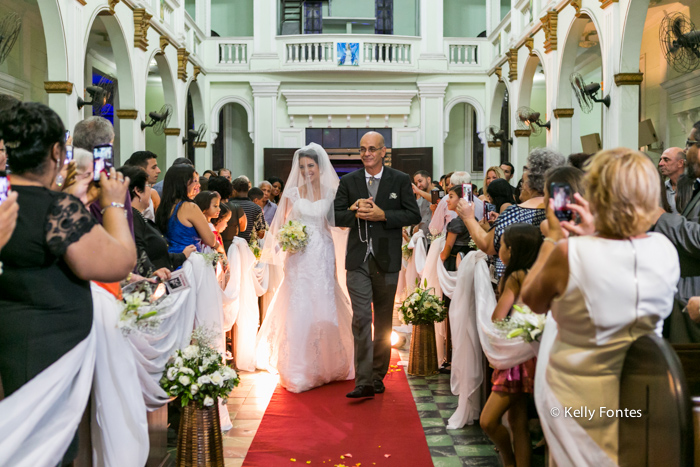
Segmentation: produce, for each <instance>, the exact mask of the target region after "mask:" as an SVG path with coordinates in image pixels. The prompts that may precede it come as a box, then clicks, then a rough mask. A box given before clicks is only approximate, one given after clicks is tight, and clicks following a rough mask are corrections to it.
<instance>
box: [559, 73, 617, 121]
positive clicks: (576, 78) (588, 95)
mask: <svg viewBox="0 0 700 467" xmlns="http://www.w3.org/2000/svg"><path fill="white" fill-rule="evenodd" d="M569 81H570V82H571V88H572V89H573V90H574V94H575V95H576V100H578V105H579V106H580V107H581V110H583V111H584V112H585V113H587V114H589V113H591V110H593V103H594V102H602V103H603V104H605V107H610V95H607V96H605V97H604V98H602V99H600V98H598V91H600V83H590V84H586V82H585V81H584V80H583V77H582V76H581V75H580V74H578V73H571V76H569Z"/></svg>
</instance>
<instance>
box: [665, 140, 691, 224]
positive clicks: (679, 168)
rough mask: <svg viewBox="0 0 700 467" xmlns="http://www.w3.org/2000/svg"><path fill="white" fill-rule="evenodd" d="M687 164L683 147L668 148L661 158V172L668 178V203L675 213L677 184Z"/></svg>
mask: <svg viewBox="0 0 700 467" xmlns="http://www.w3.org/2000/svg"><path fill="white" fill-rule="evenodd" d="M685 166H686V160H685V152H684V151H683V149H681V148H668V149H666V150H665V151H664V152H663V154H661V159H659V172H660V173H661V175H662V176H664V177H667V178H668V179H667V180H666V183H665V184H666V199H668V204H669V205H670V206H671V209H672V211H673V212H674V213H677V212H678V210H677V209H676V185H677V183H678V179H679V178H680V176H681V175H683V172H684V171H685Z"/></svg>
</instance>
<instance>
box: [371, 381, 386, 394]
mask: <svg viewBox="0 0 700 467" xmlns="http://www.w3.org/2000/svg"><path fill="white" fill-rule="evenodd" d="M373 386H374V393H375V394H382V393H383V392H384V390H386V388H385V387H384V382H383V381H381V380H379V379H375V380H374V383H373Z"/></svg>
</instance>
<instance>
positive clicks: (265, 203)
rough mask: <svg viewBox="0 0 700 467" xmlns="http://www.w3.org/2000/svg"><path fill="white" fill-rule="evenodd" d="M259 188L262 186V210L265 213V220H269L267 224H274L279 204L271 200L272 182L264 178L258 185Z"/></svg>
mask: <svg viewBox="0 0 700 467" xmlns="http://www.w3.org/2000/svg"><path fill="white" fill-rule="evenodd" d="M258 188H260V189H261V190H262V192H263V199H262V210H263V215H264V216H265V222H267V225H270V224H272V219H274V217H275V213H276V212H277V205H276V204H275V203H273V202H272V201H270V196H272V183H270V182H268V181H267V180H263V181H262V182H260V184H259V185H258Z"/></svg>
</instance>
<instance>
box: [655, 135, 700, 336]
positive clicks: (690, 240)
mask: <svg viewBox="0 0 700 467" xmlns="http://www.w3.org/2000/svg"><path fill="white" fill-rule="evenodd" d="M685 149H686V159H687V163H688V175H690V176H691V177H695V178H698V177H700V154H699V152H700V121H698V122H696V123H695V125H693V128H692V130H691V131H690V136H688V140H687V141H686V147H685ZM660 211H661V209H660ZM698 221H700V181H697V180H696V181H695V187H694V189H693V197H692V198H691V200H690V202H689V203H688V205H687V206H686V207H685V209H683V212H682V213H681V215H680V216H678V215H676V214H669V213H663V214H661V216H660V217H659V219H658V221H657V222H656V225H655V226H654V231H656V232H660V233H662V234H664V235H665V236H666V237H668V239H669V240H671V242H672V243H673V245H674V246H675V247H676V249H677V250H678V256H679V259H680V263H681V278H680V280H679V281H678V292H676V297H675V300H674V305H673V312H672V313H671V316H669V317H668V318H667V319H666V322H665V323H664V335H666V336H667V337H668V339H669V340H670V341H671V342H673V343H689V342H700V326H699V325H698V324H696V323H695V322H693V320H692V317H693V316H695V315H697V313H696V312H697V310H696V309H695V308H696V307H697V305H698V303H697V300H694V301H693V302H689V300H690V298H691V297H695V296H699V295H700V224H698ZM686 306H687V307H688V308H692V311H691V316H689V315H688V313H686V311H687V310H688V308H686Z"/></svg>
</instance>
